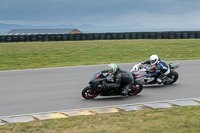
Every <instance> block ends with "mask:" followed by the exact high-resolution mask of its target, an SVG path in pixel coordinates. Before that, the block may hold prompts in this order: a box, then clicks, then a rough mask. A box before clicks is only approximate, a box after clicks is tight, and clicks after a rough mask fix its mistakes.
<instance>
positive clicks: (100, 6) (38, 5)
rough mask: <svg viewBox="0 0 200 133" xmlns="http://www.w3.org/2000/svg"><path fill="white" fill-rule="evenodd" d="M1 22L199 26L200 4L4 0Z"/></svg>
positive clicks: (195, 0) (188, 0) (193, 0)
mask: <svg viewBox="0 0 200 133" xmlns="http://www.w3.org/2000/svg"><path fill="white" fill-rule="evenodd" d="M0 12H1V14H0V22H6V23H17V24H32V25H46V24H50V25H58V24H74V25H82V24H93V25H104V26H112V25H131V24H133V23H140V24H143V25H150V26H158V25H159V26H167V25H178V24H180V25H184V24H185V25H186V24H187V25H188V24H195V25H200V24H198V23H197V22H200V21H199V19H200V15H199V14H200V1H199V0H148V1H147V0H1V1H0Z"/></svg>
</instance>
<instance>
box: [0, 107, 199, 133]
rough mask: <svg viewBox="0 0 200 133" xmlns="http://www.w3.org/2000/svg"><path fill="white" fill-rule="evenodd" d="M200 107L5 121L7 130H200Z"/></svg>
mask: <svg viewBox="0 0 200 133" xmlns="http://www.w3.org/2000/svg"><path fill="white" fill-rule="evenodd" d="M199 110H200V106H187V107H175V108H170V109H154V110H141V111H131V112H120V113H111V114H99V115H94V116H76V117H69V118H66V119H55V120H50V121H36V122H28V123H17V124H6V125H4V126H0V132H5V133H7V132H8V133H11V132H13V133H28V132H31V133H51V132H52V133H54V132H55V133H94V132H95V133H116V132H117V133H148V132H150V133H161V132H162V133H169V132H170V133H199V132H200V126H199V125H200V113H199Z"/></svg>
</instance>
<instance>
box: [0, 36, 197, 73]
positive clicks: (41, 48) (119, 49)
mask: <svg viewBox="0 0 200 133" xmlns="http://www.w3.org/2000/svg"><path fill="white" fill-rule="evenodd" d="M151 54H157V55H159V57H160V58H162V59H163V60H165V61H168V60H171V61H172V60H195V59H200V40H199V39H180V40H178V39H177V40H165V39H162V40H97V41H64V42H20V43H0V62H1V63H0V70H16V69H29V68H46V67H64V66H79V65H94V64H109V63H111V62H115V63H130V62H140V61H144V60H148V59H149V56H150V55H151Z"/></svg>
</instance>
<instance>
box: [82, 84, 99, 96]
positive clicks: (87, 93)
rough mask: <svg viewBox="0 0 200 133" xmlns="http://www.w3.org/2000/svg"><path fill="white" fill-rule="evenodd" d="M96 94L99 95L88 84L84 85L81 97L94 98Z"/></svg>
mask: <svg viewBox="0 0 200 133" xmlns="http://www.w3.org/2000/svg"><path fill="white" fill-rule="evenodd" d="M98 95H99V92H97V90H96V89H93V88H91V87H89V86H87V87H85V88H84V89H83V90H82V97H83V98H85V99H94V98H95V97H97V96H98Z"/></svg>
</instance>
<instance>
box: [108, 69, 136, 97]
mask: <svg viewBox="0 0 200 133" xmlns="http://www.w3.org/2000/svg"><path fill="white" fill-rule="evenodd" d="M113 79H114V82H113V83H107V84H106V85H105V87H106V88H107V89H112V88H119V87H120V86H121V85H122V86H123V87H122V88H123V90H122V95H127V94H128V89H129V88H131V86H132V85H133V83H134V79H133V76H132V74H131V73H130V72H128V71H126V70H124V69H122V68H119V67H118V68H117V71H116V73H115V74H113Z"/></svg>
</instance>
